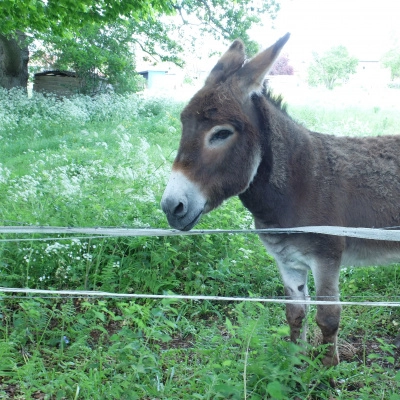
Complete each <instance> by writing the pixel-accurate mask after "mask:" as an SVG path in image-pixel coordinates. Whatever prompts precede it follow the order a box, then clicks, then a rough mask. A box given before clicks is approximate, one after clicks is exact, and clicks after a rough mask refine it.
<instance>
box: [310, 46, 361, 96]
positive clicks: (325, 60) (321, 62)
mask: <svg viewBox="0 0 400 400" xmlns="http://www.w3.org/2000/svg"><path fill="white" fill-rule="evenodd" d="M357 65H358V60H357V58H355V57H352V56H351V55H350V54H349V52H348V50H347V49H346V47H344V46H336V47H332V48H331V49H329V50H328V51H326V52H325V53H323V54H321V55H320V54H317V53H314V54H313V61H312V62H311V64H310V66H309V67H308V83H309V84H310V86H318V85H324V86H325V87H326V88H327V89H330V90H332V89H333V88H334V87H335V85H337V84H338V83H340V82H343V81H346V80H347V79H348V78H349V76H350V75H351V74H354V73H355V72H356V69H357Z"/></svg>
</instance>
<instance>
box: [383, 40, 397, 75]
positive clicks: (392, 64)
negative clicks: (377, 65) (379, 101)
mask: <svg viewBox="0 0 400 400" xmlns="http://www.w3.org/2000/svg"><path fill="white" fill-rule="evenodd" d="M382 64H383V65H384V66H385V67H386V68H389V69H390V75H391V78H392V80H393V79H395V78H400V48H399V47H397V48H393V49H391V50H389V51H388V52H387V53H385V54H384V55H383V57H382Z"/></svg>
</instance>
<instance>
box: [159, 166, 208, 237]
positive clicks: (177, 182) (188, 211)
mask: <svg viewBox="0 0 400 400" xmlns="http://www.w3.org/2000/svg"><path fill="white" fill-rule="evenodd" d="M206 203H207V199H206V198H205V197H204V195H203V193H202V192H201V191H200V189H199V187H198V186H197V185H196V184H195V183H193V182H192V181H190V180H189V179H188V178H187V177H186V176H185V175H184V174H183V173H182V172H180V171H172V173H171V176H170V178H169V181H168V184H167V187H166V188H165V191H164V194H163V197H162V199H161V207H162V209H163V211H164V212H165V214H166V216H167V218H168V222H169V224H170V225H171V226H172V227H174V228H176V229H180V230H189V229H191V228H192V227H193V226H194V225H195V224H196V223H197V222H198V220H199V219H200V217H201V215H202V214H203V211H204V207H205V205H206Z"/></svg>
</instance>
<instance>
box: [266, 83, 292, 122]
mask: <svg viewBox="0 0 400 400" xmlns="http://www.w3.org/2000/svg"><path fill="white" fill-rule="evenodd" d="M261 94H262V95H263V96H264V97H265V98H266V99H267V100H268V101H270V102H271V103H272V104H273V105H274V106H275V107H277V108H279V110H281V111H283V112H284V113H285V114H287V115H289V114H288V113H287V103H286V101H285V99H284V97H283V95H282V94H281V93H279V94H278V93H275V92H274V90H273V89H272V88H271V87H269V86H268V80H267V79H266V80H265V81H264V84H263V89H262V91H261Z"/></svg>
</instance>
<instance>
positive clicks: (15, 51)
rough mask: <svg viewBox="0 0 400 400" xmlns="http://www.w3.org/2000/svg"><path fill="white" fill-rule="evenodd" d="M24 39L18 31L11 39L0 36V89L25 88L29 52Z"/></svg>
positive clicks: (23, 35)
mask: <svg viewBox="0 0 400 400" xmlns="http://www.w3.org/2000/svg"><path fill="white" fill-rule="evenodd" d="M25 39H26V35H25V34H24V33H23V32H19V31H17V32H16V35H14V36H13V37H6V36H3V35H0V87H3V88H5V89H11V88H13V87H23V88H25V89H26V88H27V84H28V61H29V50H28V47H27V46H26V43H25Z"/></svg>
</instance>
